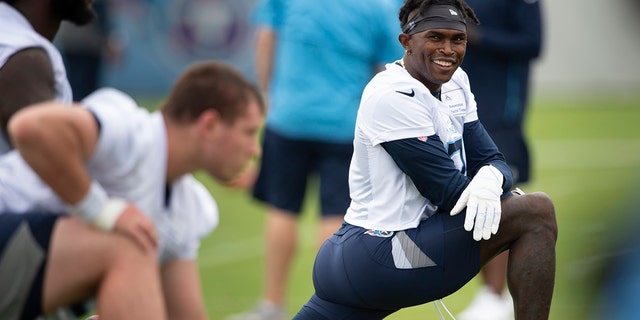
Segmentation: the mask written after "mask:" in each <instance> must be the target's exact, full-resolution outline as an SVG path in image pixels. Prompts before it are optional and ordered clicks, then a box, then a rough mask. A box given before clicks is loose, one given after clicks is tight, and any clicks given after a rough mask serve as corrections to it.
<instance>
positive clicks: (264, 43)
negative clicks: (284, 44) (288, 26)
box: [255, 27, 276, 92]
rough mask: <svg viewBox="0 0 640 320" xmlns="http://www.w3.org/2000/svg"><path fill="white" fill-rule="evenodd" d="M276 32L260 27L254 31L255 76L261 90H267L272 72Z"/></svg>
mask: <svg viewBox="0 0 640 320" xmlns="http://www.w3.org/2000/svg"><path fill="white" fill-rule="evenodd" d="M275 45H276V33H275V31H274V30H273V29H271V28H267V27H260V28H258V30H257V32H256V57H255V58H256V73H257V74H256V76H257V77H258V86H259V87H260V90H262V92H268V91H269V85H270V83H271V74H272V72H273V57H274V54H275Z"/></svg>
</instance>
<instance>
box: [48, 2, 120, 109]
mask: <svg viewBox="0 0 640 320" xmlns="http://www.w3.org/2000/svg"><path fill="white" fill-rule="evenodd" d="M93 10H94V12H95V13H96V19H94V20H93V21H92V22H91V23H89V24H88V25H86V26H82V27H81V26H77V25H74V24H70V23H63V24H62V26H61V27H60V31H59V32H58V36H57V37H56V44H57V45H58V47H59V48H60V52H61V53H62V59H63V60H64V64H65V66H66V68H67V77H68V78H69V83H70V84H71V88H72V90H73V100H74V101H80V100H81V99H83V98H84V97H86V96H87V95H89V94H90V93H91V92H93V91H95V90H96V89H98V87H100V82H101V79H102V70H103V68H104V64H105V62H111V61H116V60H117V59H118V58H119V57H120V55H121V54H122V52H121V51H122V46H121V45H120V42H119V41H118V39H117V37H116V36H115V35H114V26H113V21H112V17H111V9H110V7H109V0H95V1H93Z"/></svg>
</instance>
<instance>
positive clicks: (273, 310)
mask: <svg viewBox="0 0 640 320" xmlns="http://www.w3.org/2000/svg"><path fill="white" fill-rule="evenodd" d="M288 319H289V318H288V317H287V314H286V312H285V311H284V309H283V308H282V307H276V306H274V305H272V304H270V303H267V302H262V303H260V304H259V305H258V306H257V307H255V309H253V310H251V311H249V312H246V313H240V314H234V315H230V316H228V317H227V318H226V320H288Z"/></svg>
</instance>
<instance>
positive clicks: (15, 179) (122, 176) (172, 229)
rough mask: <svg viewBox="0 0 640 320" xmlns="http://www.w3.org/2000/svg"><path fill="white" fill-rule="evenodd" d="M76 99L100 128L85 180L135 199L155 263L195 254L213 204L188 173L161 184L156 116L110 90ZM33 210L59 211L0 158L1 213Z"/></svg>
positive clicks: (161, 132) (160, 129)
mask: <svg viewBox="0 0 640 320" xmlns="http://www.w3.org/2000/svg"><path fill="white" fill-rule="evenodd" d="M82 104H83V105H84V106H85V107H86V108H88V109H90V110H91V111H92V112H93V113H94V114H95V116H96V118H97V119H98V121H99V123H100V130H101V131H100V137H99V139H98V145H97V147H96V150H95V153H94V155H93V156H92V158H91V159H90V160H89V162H88V163H87V169H88V171H89V173H90V174H91V176H92V178H93V179H94V180H95V181H97V182H98V183H100V185H102V187H103V188H104V189H105V191H106V192H107V194H108V195H109V196H111V197H120V198H124V199H127V200H129V201H131V202H133V203H135V205H136V206H137V207H138V208H139V209H140V210H141V211H142V212H144V213H145V214H147V215H148V216H149V217H150V218H151V219H152V220H153V221H154V222H155V225H156V228H157V230H158V234H159V237H160V248H159V256H160V261H161V262H166V261H168V260H171V259H176V258H177V259H195V258H196V256H197V252H198V248H199V245H200V240H201V239H202V238H203V237H205V236H206V235H208V234H209V233H210V232H212V231H213V229H215V227H216V226H217V224H218V207H217V204H216V203H215V200H214V199H213V198H212V196H211V194H210V193H209V191H208V190H207V189H206V188H205V187H204V186H203V185H202V184H201V183H200V182H199V181H197V180H196V179H195V178H194V177H193V176H192V175H191V174H186V175H184V176H182V177H181V178H179V179H177V180H176V181H174V183H173V184H171V185H170V186H167V185H166V166H167V149H166V148H167V138H166V131H165V126H164V120H163V118H162V115H161V114H160V113H159V112H154V113H149V112H148V111H147V110H146V109H143V108H140V107H138V106H137V104H136V103H135V101H134V100H133V99H132V98H131V97H129V96H127V95H126V94H124V93H122V92H120V91H117V90H115V89H101V90H98V91H96V92H94V93H92V94H91V95H89V96H88V97H87V98H85V99H84V100H83V101H82ZM167 190H168V191H167ZM167 192H168V193H169V195H168V196H167ZM38 209H40V210H47V211H58V212H64V211H65V206H64V205H63V203H62V201H61V200H60V199H59V198H58V197H57V196H56V195H55V194H54V193H53V192H52V191H51V189H49V188H48V187H47V186H46V185H45V184H44V183H43V182H42V180H40V179H39V177H38V176H37V175H36V174H35V173H34V172H33V171H32V170H31V169H30V168H29V166H28V165H27V164H26V163H24V161H23V160H22V158H21V157H20V156H19V154H18V152H16V151H12V152H10V153H9V154H7V155H4V156H2V157H0V212H18V213H21V212H27V211H34V210H38Z"/></svg>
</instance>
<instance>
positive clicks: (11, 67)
mask: <svg viewBox="0 0 640 320" xmlns="http://www.w3.org/2000/svg"><path fill="white" fill-rule="evenodd" d="M94 17H95V13H94V11H93V10H92V8H91V2H90V1H84V0H51V1H32V0H3V1H0V154H2V153H5V152H7V151H8V150H10V149H11V144H10V142H9V141H10V139H9V138H8V137H7V123H8V122H9V118H11V116H12V115H13V113H15V112H16V111H17V110H19V109H20V108H22V107H24V106H27V105H29V104H32V103H36V102H41V101H46V100H50V99H56V100H59V101H63V102H66V103H71V101H72V93H71V87H70V85H69V81H68V80H67V76H66V72H65V69H64V64H63V63H62V58H61V56H60V52H59V51H58V50H57V49H56V47H55V46H54V45H53V44H52V43H51V41H53V38H54V37H55V35H56V33H57V32H58V29H59V27H60V23H61V21H63V20H65V21H69V22H72V23H74V24H77V25H85V24H87V23H89V22H91V21H92V20H93V19H94Z"/></svg>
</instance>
